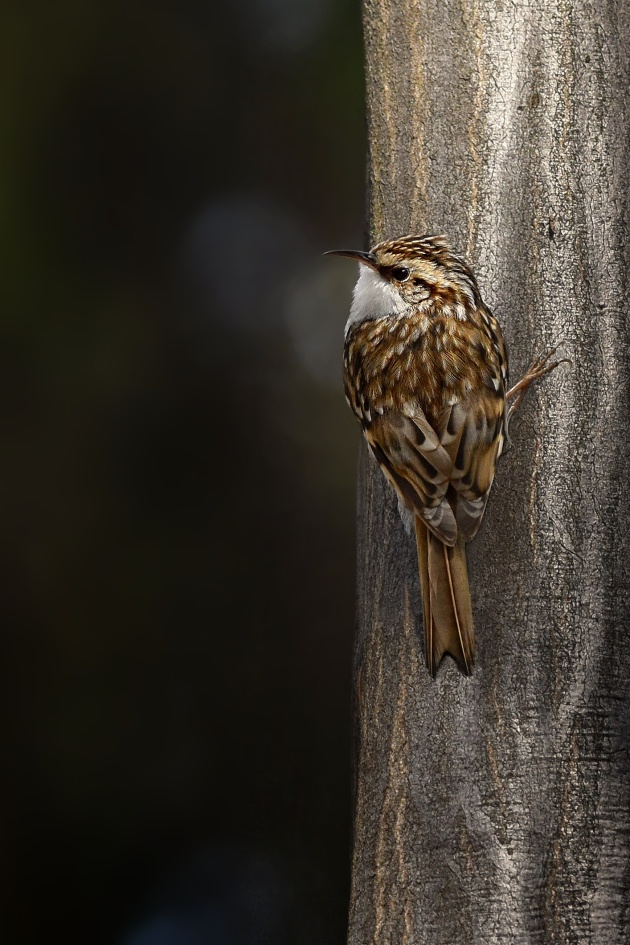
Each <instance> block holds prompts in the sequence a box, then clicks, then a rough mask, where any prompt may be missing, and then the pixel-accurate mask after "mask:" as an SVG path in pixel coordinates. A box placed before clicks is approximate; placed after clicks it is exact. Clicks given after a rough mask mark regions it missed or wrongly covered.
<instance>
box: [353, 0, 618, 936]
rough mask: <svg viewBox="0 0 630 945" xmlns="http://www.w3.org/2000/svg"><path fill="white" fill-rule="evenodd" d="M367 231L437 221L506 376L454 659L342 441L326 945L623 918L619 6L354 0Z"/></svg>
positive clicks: (596, 929) (390, 509) (556, 928)
mask: <svg viewBox="0 0 630 945" xmlns="http://www.w3.org/2000/svg"><path fill="white" fill-rule="evenodd" d="M364 16H365V35H366V46H367V77H368V78H367V84H368V116H369V140H370V194H371V230H372V237H373V238H374V240H377V239H382V238H387V237H393V236H397V235H403V234H406V233H411V232H420V233H422V232H425V233H426V232H431V233H446V234H447V235H448V236H449V237H450V239H451V242H452V244H453V245H454V247H456V248H458V249H460V250H461V251H463V252H464V253H465V254H466V255H467V257H468V259H469V260H470V262H471V263H472V266H473V268H474V270H475V272H476V274H477V277H478V280H479V284H480V287H481V290H482V293H483V295H484V298H485V300H486V302H487V303H488V304H489V306H490V307H491V308H492V309H493V310H494V312H495V314H496V315H497V316H498V317H499V319H500V321H501V322H502V325H503V328H504V331H505V334H506V337H507V340H508V343H509V344H510V352H511V377H512V378H513V379H517V378H518V377H519V376H520V374H521V373H522V370H523V369H524V368H525V367H526V366H527V364H528V363H529V360H530V358H531V356H532V355H533V354H535V353H537V352H539V351H540V350H541V349H542V348H544V347H545V346H549V345H551V344H553V343H557V342H561V343H562V351H563V353H564V354H565V355H566V356H568V357H570V358H571V359H572V362H573V363H572V365H564V366H563V367H562V368H559V369H558V370H557V371H556V372H555V373H554V374H552V375H551V376H550V377H549V378H547V379H546V380H545V381H543V382H542V383H541V384H540V385H539V387H538V388H537V389H536V391H535V392H534V393H532V394H530V395H529V396H528V399H527V400H526V402H525V405H524V407H523V408H522V409H521V411H520V415H517V417H516V418H515V421H514V423H513V425H512V430H511V433H512V447H511V449H510V451H509V452H508V453H507V455H505V457H504V458H503V459H502V460H501V462H500V465H499V473H498V477H497V480H496V482H495V487H494V490H493V494H492V496H491V498H490V503H489V507H488V511H487V514H486V518H485V522H484V525H483V526H482V530H481V533H480V535H479V536H478V538H476V539H475V541H474V542H473V543H472V544H471V545H469V546H468V551H469V568H470V578H471V588H472V597H473V608H474V612H475V620H476V629H477V642H478V656H477V664H476V667H475V672H474V675H473V676H472V678H469V679H467V678H464V677H463V676H461V675H460V674H459V673H458V672H457V669H456V667H455V665H454V663H453V662H452V661H450V660H447V661H446V662H445V663H444V664H443V665H442V668H441V670H440V672H439V673H438V678H437V679H436V680H433V679H431V678H430V677H429V675H428V673H427V671H426V669H425V667H424V655H423V641H422V630H421V607H420V592H419V586H418V578H417V573H416V562H415V548H414V541H413V538H411V537H408V536H407V535H406V534H405V532H404V529H403V526H402V524H401V522H400V520H399V517H398V514H397V510H396V500H395V497H394V495H393V493H392V491H391V489H390V488H389V487H388V486H387V485H386V483H385V481H384V479H383V477H382V475H381V473H380V472H379V470H378V469H377V468H376V466H375V464H374V463H373V462H372V461H371V460H369V459H368V457H367V455H366V453H365V452H364V454H363V457H362V461H361V476H360V480H361V481H360V515H359V632H358V639H357V649H356V682H357V687H356V689H357V729H358V736H357V758H356V765H357V768H356V771H357V788H356V810H355V849H354V864H353V892H352V903H351V916H350V932H349V943H350V945H368V943H370V945H371V943H374V945H382V943H383V945H384V943H392V945H409V943H414V945H416V943H425V942H426V943H431V945H466V943H471V942H475V943H482V942H483V943H484V945H487V943H495V942H497V943H498V942H509V943H511V945H512V943H527V945H536V943H580V945H584V943H593V945H616V943H626V942H628V941H629V940H630V939H629V936H630V926H629V921H630V857H629V855H628V854H629V849H630V810H629V808H630V758H629V750H630V617H629V613H630V600H629V598H630V569H629V566H628V560H629V555H628V552H629V547H628V546H629V544H630V542H629V535H630V462H629V458H628V456H629V453H628V449H629V442H630V438H629V435H628V434H629V426H630V421H629V406H630V405H629V396H628V381H629V373H630V351H629V345H628V328H627V324H628V319H629V318H630V305H629V302H630V299H629V292H628V263H629V259H628V255H629V254H628V236H629V227H628V192H629V184H630V160H629V143H628V133H629V128H630V122H629V118H630V115H629V106H630V86H629V78H630V76H629V70H628V51H629V50H630V8H629V7H628V6H627V4H626V3H625V2H624V0H590V2H588V0H516V2H504V0H457V2H455V0H364Z"/></svg>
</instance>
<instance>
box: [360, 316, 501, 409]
mask: <svg viewBox="0 0 630 945" xmlns="http://www.w3.org/2000/svg"><path fill="white" fill-rule="evenodd" d="M344 380H345V388H346V396H347V398H348V401H349V403H350V406H351V407H352V409H353V411H354V412H355V414H356V415H357V417H358V418H359V420H361V422H362V423H363V424H364V425H369V423H370V422H371V420H372V418H373V417H374V416H375V415H382V414H383V413H385V412H386V411H390V410H393V411H399V412H402V413H407V412H408V411H409V410H410V409H413V405H414V404H415V405H417V406H418V407H420V409H421V410H422V411H423V412H424V414H425V416H426V417H427V419H428V420H429V422H430V423H431V424H432V425H433V426H434V427H435V425H436V424H437V423H438V421H439V418H440V416H441V415H442V414H443V412H444V408H445V406H446V405H447V404H452V403H456V402H462V401H463V402H466V401H467V400H469V399H470V397H471V394H473V393H474V392H475V391H476V390H479V391H486V392H489V393H491V394H494V395H496V396H500V397H503V396H504V386H503V381H502V374H501V363H500V355H499V353H498V352H497V350H496V348H495V346H494V345H493V342H492V338H491V337H490V335H489V334H488V332H487V331H485V330H484V326H483V325H478V324H475V323H474V322H472V321H462V320H459V319H453V318H444V317H440V316H435V315H434V316H431V315H429V314H424V315H423V314H417V315H414V316H413V317H388V318H380V319H373V320H370V321H364V322H361V323H358V324H356V325H353V326H352V327H351V329H350V330H349V332H348V334H347V336H346V344H345V350H344Z"/></svg>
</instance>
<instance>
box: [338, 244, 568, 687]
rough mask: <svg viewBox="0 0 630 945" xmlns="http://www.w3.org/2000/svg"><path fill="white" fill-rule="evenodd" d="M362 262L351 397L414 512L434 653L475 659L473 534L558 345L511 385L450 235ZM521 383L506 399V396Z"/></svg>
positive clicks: (349, 353) (464, 664)
mask: <svg viewBox="0 0 630 945" xmlns="http://www.w3.org/2000/svg"><path fill="white" fill-rule="evenodd" d="M331 255H337V256H349V257H350V258H352V259H356V260H358V262H359V263H360V264H361V267H360V269H361V271H360V274H359V280H358V282H357V284H356V286H355V289H354V298H353V302H352V307H351V310H350V317H349V318H348V322H347V325H346V333H345V348H344V383H345V390H346V398H347V400H348V403H349V405H350V407H351V408H352V410H353V411H354V413H355V415H356V417H357V419H358V420H359V422H360V424H361V427H362V429H363V433H364V435H365V438H366V440H367V442H368V444H369V447H370V449H371V451H372V453H373V455H374V457H375V458H376V460H377V461H378V463H379V465H380V467H381V469H382V470H383V472H384V474H385V476H386V477H387V479H388V480H389V481H390V482H391V484H392V486H393V487H394V489H395V491H396V493H397V495H398V498H399V501H400V503H402V505H403V506H404V507H405V508H407V509H408V510H409V511H410V512H411V513H412V514H413V520H414V524H415V532H416V543H417V549H418V567H419V571H420V586H421V589H422V602H423V612H424V632H425V651H426V662H427V667H428V669H429V672H430V673H431V674H432V675H433V676H435V673H436V671H437V668H438V666H439V664H440V662H441V660H442V658H443V656H444V655H445V654H446V653H450V655H451V656H453V657H454V659H455V660H456V662H457V664H458V666H459V668H460V669H461V671H462V672H463V673H464V674H466V675H469V674H470V672H471V670H472V666H473V663H474V659H475V636H474V627H473V617H472V607H471V602H470V588H469V585H468V572H467V567H466V551H465V543H466V542H467V541H470V540H471V538H474V536H475V535H476V533H477V530H478V528H479V526H480V524H481V520H482V518H483V513H484V511H485V508H486V502H487V501H488V495H489V494H490V488H491V486H492V481H493V479H494V474H495V470H496V464H497V460H498V458H499V456H500V455H501V451H502V450H503V446H504V443H505V440H506V438H507V426H508V419H509V416H510V415H511V413H512V412H513V411H514V410H515V409H516V407H517V406H518V404H519V403H520V401H521V399H522V397H523V394H524V393H525V391H526V389H527V387H528V386H529V385H530V384H531V382H532V381H533V380H535V379H536V378H538V377H542V376H543V375H544V374H547V373H548V372H549V371H552V370H553V369H554V368H555V367H557V365H558V364H559V363H560V362H553V363H549V362H550V358H551V356H552V355H553V353H554V352H553V351H552V352H550V353H549V354H548V355H546V356H545V357H543V358H540V359H539V360H538V361H536V362H534V364H532V366H531V367H530V369H529V371H528V372H527V373H526V374H525V376H524V377H523V379H522V380H521V381H519V383H518V384H516V385H515V386H514V387H513V388H512V389H511V390H508V386H507V385H508V357H507V350H506V346H505V342H504V340H503V333H502V332H501V327H500V325H499V323H498V321H497V320H496V318H495V317H494V316H493V315H492V313H491V312H490V311H489V309H488V308H487V307H486V306H485V305H484V303H483V300H482V298H481V294H480V292H479V287H478V286H477V282H476V280H475V277H474V275H473V273H472V272H471V270H470V268H469V267H468V265H467V264H466V262H465V261H464V259H463V258H462V257H461V256H458V255H457V254H456V253H454V252H452V250H451V249H450V248H449V245H448V243H447V241H446V239H445V237H443V236H405V237H402V238H400V239H395V240H391V241H388V242H383V243H379V244H378V245H377V246H375V247H374V248H373V249H372V250H371V251H370V252H369V253H364V252H355V251H351V250H339V251H335V252H333V253H332V254H331ZM516 394H518V397H517V400H516V401H515V403H514V404H513V406H512V407H511V408H509V409H508V406H507V404H508V400H509V399H510V398H511V397H513V396H514V395H516Z"/></svg>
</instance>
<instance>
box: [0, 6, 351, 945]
mask: <svg viewBox="0 0 630 945" xmlns="http://www.w3.org/2000/svg"><path fill="white" fill-rule="evenodd" d="M0 45H1V56H0V60H1V62H2V67H1V68H2V73H3V75H2V82H1V83H0V114H1V121H2V125H3V132H2V136H1V137H2V145H1V153H0V239H1V243H2V245H1V260H2V266H1V268H2V280H1V282H0V295H1V297H2V329H1V332H2V338H1V344H0V365H1V369H0V385H1V386H2V396H1V398H0V405H1V406H0V409H1V411H2V423H1V430H2V442H3V449H2V460H1V463H0V480H1V483H0V484H1V489H0V503H1V510H0V517H1V521H2V530H3V534H4V540H3V541H2V543H1V546H0V547H1V549H2V551H1V554H2V561H1V563H0V575H1V583H2V587H1V590H0V619H1V626H2V633H1V636H0V648H1V653H0V676H1V679H0V694H1V697H2V701H3V709H2V713H1V721H0V725H1V727H2V744H3V773H2V778H1V787H0V795H1V796H2V815H1V819H0V824H1V836H2V840H1V843H0V851H1V852H0V871H1V872H0V875H1V878H2V882H1V886H2V889H3V898H4V906H3V909H2V915H1V916H0V926H1V927H0V938H1V941H2V942H3V943H9V945H12V943H17V945H31V943H33V945H34V943H37V945H40V943H43V942H51V941H52V942H64V943H66V945H73V943H90V945H98V943H115V945H175V943H177V945H204V943H210V945H254V943H255V945H267V943H269V945H271V943H273V945H284V943H287V945H294V943H295V945H310V943H313V945H315V943H317V945H323V943H329V942H330V943H342V942H343V941H344V935H345V925H346V908H347V897H348V887H349V877H350V819H351V794H350V791H351V788H350V756H351V750H350V730H351V725H350V678H351V672H350V663H351V648H352V635H353V624H354V488H355V485H354V478H355V455H356V448H357V443H358V427H356V424H355V423H354V421H353V420H352V418H351V416H350V413H349V411H348V410H347V407H346V405H345V403H344V400H343V394H342V387H341V379H340V374H341V368H340V364H341V347H342V334H343V325H344V321H345V317H346V313H347V310H348V305H349V299H350V291H351V287H352V284H353V282H354V279H355V278H356V272H355V267H354V266H353V265H351V264H344V263H343V262H342V261H339V260H330V259H326V260H322V258H321V253H322V252H323V251H324V250H326V249H331V248H339V247H340V246H347V245H350V246H361V245H362V244H363V216H364V209H363V208H364V162H365V157H364V155H365V140H364V126H363V79H362V48H361V29H360V9H359V0H204V2H202V0H155V2H153V3H151V4H147V3H143V2H141V0H125V2H124V3H123V2H121V0H56V2H51V0H21V2H18V0H5V2H4V3H3V4H2V8H1V11H0Z"/></svg>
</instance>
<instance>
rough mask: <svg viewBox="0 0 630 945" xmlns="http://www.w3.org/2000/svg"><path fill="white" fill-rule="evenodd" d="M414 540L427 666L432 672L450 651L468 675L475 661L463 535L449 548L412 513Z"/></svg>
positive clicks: (433, 674)
mask: <svg viewBox="0 0 630 945" xmlns="http://www.w3.org/2000/svg"><path fill="white" fill-rule="evenodd" d="M416 543H417V546H418V568H419V571H420V587H421V588H422V607H423V611H424V642H425V655H426V661H427V667H428V669H429V672H430V673H431V675H432V676H435V674H436V672H437V668H438V666H439V665H440V662H441V661H442V657H443V656H444V654H445V653H450V654H451V656H452V657H453V659H454V660H455V661H456V662H457V665H458V666H459V668H460V669H461V671H462V673H464V675H466V676H469V675H470V673H471V672H472V666H473V663H474V661H475V629H474V626H473V618H472V605H471V603H470V587H469V585H468V569H467V567H466V549H465V546H464V542H463V539H461V538H460V539H459V540H458V541H457V544H455V545H454V546H453V547H452V548H449V547H448V546H447V545H445V544H443V543H442V542H441V541H440V540H439V538H436V537H435V535H434V534H433V533H432V532H430V531H429V530H428V529H427V527H426V525H425V524H424V522H423V521H422V519H420V518H418V516H416Z"/></svg>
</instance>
